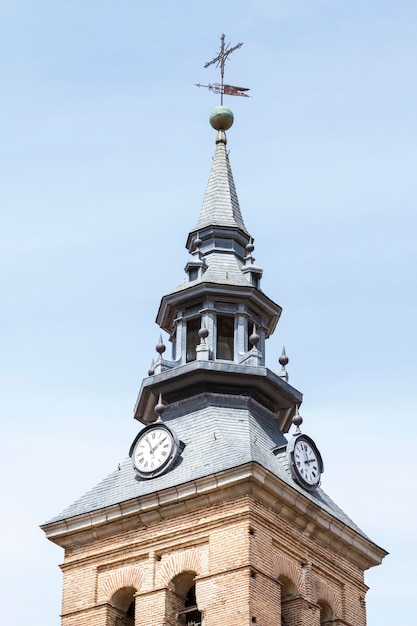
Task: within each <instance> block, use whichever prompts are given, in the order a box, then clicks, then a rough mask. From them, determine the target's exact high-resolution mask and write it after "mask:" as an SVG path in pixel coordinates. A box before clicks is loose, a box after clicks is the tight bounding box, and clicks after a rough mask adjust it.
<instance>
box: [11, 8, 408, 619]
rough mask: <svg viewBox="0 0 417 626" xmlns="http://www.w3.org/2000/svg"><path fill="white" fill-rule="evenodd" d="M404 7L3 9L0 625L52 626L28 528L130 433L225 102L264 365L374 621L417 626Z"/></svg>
mask: <svg viewBox="0 0 417 626" xmlns="http://www.w3.org/2000/svg"><path fill="white" fill-rule="evenodd" d="M416 29H417V5H416V3H415V2H412V1H404V0H403V1H401V0H399V1H398V2H388V1H384V0H378V1H377V0H375V1H371V0H362V1H359V0H350V1H349V2H346V1H338V0H327V1H325V0H305V1H297V0H292V1H290V0H285V1H279V0H274V1H269V2H268V1H263V0H257V1H256V2H255V1H254V2H251V1H248V0H240V1H239V2H237V1H230V2H227V1H224V2H218V1H217V0H215V1H212V2H210V3H206V4H203V3H199V2H196V1H194V2H181V1H180V0H179V1H177V2H175V3H174V2H172V3H171V2H162V1H161V0H156V1H154V2H151V3H149V2H146V3H145V2H142V1H140V0H135V1H133V0H132V1H127V0H120V1H119V2H109V1H103V0H102V1H101V2H97V1H95V0H91V1H88V0H84V1H83V2H81V1H78V0H73V1H71V2H70V1H69V0H67V1H64V0H62V1H59V2H56V1H52V0H51V1H49V2H47V1H44V0H36V2H35V1H34V0H32V1H30V0H27V1H20V0H13V1H12V0H3V1H2V2H1V3H0V81H1V91H2V96H1V99H0V120H1V122H0V124H1V136H0V208H1V211H0V219H1V227H0V254H1V261H0V294H1V301H2V306H1V308H0V319H1V325H0V332H1V337H0V341H1V344H0V345H1V353H2V357H3V358H2V359H1V361H0V369H1V372H0V373H1V377H0V381H1V382H0V384H1V391H0V402H1V415H2V423H3V424H4V428H5V431H6V432H5V435H6V436H5V437H4V438H3V453H2V455H1V472H2V476H3V490H2V492H3V498H2V502H3V511H2V516H1V529H0V530H1V536H2V537H3V538H4V541H3V546H2V558H1V562H2V568H1V570H2V574H1V576H2V578H1V580H0V590H1V591H0V596H4V597H3V598H2V606H3V611H5V613H3V620H4V621H5V622H7V623H11V624H13V625H14V626H23V625H25V626H26V624H28V623H30V624H31V626H58V624H59V612H60V596H61V575H60V571H59V568H58V566H57V565H58V563H60V562H61V561H62V558H63V553H62V550H61V549H60V548H57V547H55V546H53V545H52V544H50V543H49V542H48V541H47V540H46V539H45V538H44V536H43V533H42V532H41V531H40V530H39V529H38V525H39V524H40V523H42V522H44V521H46V520H47V519H48V518H50V517H51V516H52V515H55V514H56V513H58V512H59V511H60V510H62V509H63V508H64V507H65V506H66V505H68V504H70V503H71V502H72V501H73V500H75V499H76V498H77V497H78V496H80V495H82V494H83V493H84V492H85V491H87V490H88V489H89V488H90V487H91V486H92V485H94V484H95V483H96V482H98V481H99V480H100V479H101V478H102V477H104V476H105V475H107V474H108V473H110V472H111V471H112V470H113V469H114V468H115V467H116V466H117V463H118V462H119V461H120V460H122V459H123V458H124V457H125V456H126V455H127V452H128V449H129V446H130V444H131V441H132V440H133V438H134V436H135V435H136V433H137V430H138V428H137V425H136V423H135V422H134V420H133V419H132V409H133V405H134V403H135V399H136V394H137V392H138V389H139V386H140V381H141V379H142V378H143V377H144V376H145V375H146V373H147V370H148V367H149V365H150V362H151V360H152V358H153V356H154V355H155V351H154V346H155V344H156V342H157V340H158V335H159V332H158V328H157V326H156V325H155V324H154V319H155V316H156V313H157V309H158V305H159V300H160V298H161V296H162V295H163V294H164V293H167V292H168V291H170V290H171V289H173V288H174V287H175V286H176V285H177V284H178V283H179V282H180V281H181V280H182V277H183V268H184V265H185V263H186V261H187V258H188V257H187V252H186V250H185V248H184V244H185V241H186V237H187V234H188V232H189V230H191V228H192V227H193V226H194V225H195V223H196V220H197V217H198V214H199V210H200V207H201V201H202V198H203V194H204V189H205V185H206V182H207V179H208V175H209V170H210V165H211V158H212V155H213V152H214V132H213V130H212V129H211V128H210V126H209V124H208V121H207V120H208V115H209V113H210V110H211V109H212V108H213V107H214V106H215V105H216V104H217V98H216V96H214V95H213V94H211V93H209V92H207V91H205V90H203V89H200V90H199V89H197V88H196V87H194V83H198V82H201V83H206V82H215V81H216V80H218V74H217V73H216V71H215V70H214V69H209V70H205V69H203V65H204V63H205V62H206V61H208V60H210V59H211V58H212V57H213V56H214V55H215V54H216V52H217V51H218V48H219V42H220V39H219V38H220V35H221V33H222V32H225V33H226V41H227V42H231V43H232V44H235V43H237V42H238V41H243V42H244V46H243V47H242V48H241V50H239V51H237V52H236V53H235V54H234V55H233V56H232V58H231V60H230V63H229V64H228V66H227V68H226V82H230V83H232V84H236V85H239V86H245V87H250V88H251V92H250V93H251V95H252V96H253V97H252V98H251V99H246V98H229V99H228V100H227V102H226V104H228V105H229V106H230V107H231V108H232V109H233V111H234V113H235V125H234V126H233V128H232V129H231V130H230V132H229V133H228V139H229V143H228V147H229V148H230V158H231V163H232V168H233V173H234V176H235V182H236V186H237V191H238V195H239V199H240V205H241V209H242V213H243V216H244V219H245V223H246V226H247V227H248V229H249V231H250V232H251V234H252V235H253V236H254V238H255V246H256V248H255V257H256V261H257V263H258V264H259V265H260V266H261V267H263V269H264V279H263V283H262V287H263V289H264V291H265V292H266V293H267V294H268V295H269V296H270V297H271V298H272V299H274V300H275V301H276V302H278V303H279V304H281V305H282V306H283V309H284V312H283V315H282V319H281V321H280V323H279V325H278V328H277V330H276V332H275V335H274V336H273V337H272V338H271V339H270V340H269V342H268V343H267V364H268V365H269V367H271V368H272V369H274V368H276V367H277V359H278V357H279V354H280V352H281V347H282V344H285V346H286V349H287V353H288V356H289V358H290V363H289V366H288V370H289V373H290V382H291V383H292V384H293V385H294V386H295V387H296V388H298V389H299V390H300V391H302V392H303V393H304V403H303V406H302V409H301V414H302V415H303V417H304V425H303V428H304V431H305V432H307V433H309V434H310V435H312V436H313V437H314V439H315V440H316V443H317V445H318V446H319V448H320V450H321V452H322V455H323V459H324V463H325V470H326V471H325V474H324V477H323V487H324V489H325V490H326V491H327V492H328V493H329V495H330V496H331V497H332V498H333V499H334V500H335V501H336V502H337V503H338V504H339V505H340V506H341V507H342V508H344V510H345V511H346V513H348V514H349V515H350V516H351V517H352V519H353V520H354V521H355V522H356V523H357V524H358V525H359V526H360V527H361V528H362V529H363V530H364V531H365V532H366V533H367V534H368V535H369V536H370V537H371V538H372V539H373V540H374V541H375V542H376V543H378V544H380V545H382V546H383V547H384V548H385V549H387V550H388V551H389V552H390V556H388V557H387V558H386V559H385V561H384V563H383V564H382V566H380V567H379V568H377V569H374V570H371V571H369V572H368V573H367V575H366V582H367V584H369V585H370V587H371V590H370V592H369V593H368V598H367V603H368V624H369V625H370V626H374V625H375V626H376V625H378V626H388V625H389V626H391V624H392V623H393V622H394V621H395V623H410V615H412V614H414V612H415V585H414V580H415V561H416V558H417V545H416V543H417V542H416V531H415V519H416V513H417V502H416V496H415V491H416V490H415V484H414V480H413V479H414V476H415V472H416V460H415V449H416V447H417V427H416V419H415V403H416V396H417V394H416V374H417V371H416V370H417V367H416V360H417V359H416V347H417V346H416V343H417V342H416V332H415V326H416V323H415V320H416V314H417V291H416V265H417V253H416V227H417V218H416V195H417V194H416V187H417V185H416V162H417V158H416V157H417V148H416V145H417V124H416V95H417V87H416V69H417V68H416V65H417V43H416Z"/></svg>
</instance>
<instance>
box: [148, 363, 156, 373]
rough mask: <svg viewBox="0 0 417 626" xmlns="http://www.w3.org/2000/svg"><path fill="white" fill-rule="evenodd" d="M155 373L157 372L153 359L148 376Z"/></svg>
mask: <svg viewBox="0 0 417 626" xmlns="http://www.w3.org/2000/svg"><path fill="white" fill-rule="evenodd" d="M154 374H155V361H154V360H153V359H152V363H151V366H150V368H149V369H148V376H153V375H154Z"/></svg>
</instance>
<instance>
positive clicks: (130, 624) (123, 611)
mask: <svg viewBox="0 0 417 626" xmlns="http://www.w3.org/2000/svg"><path fill="white" fill-rule="evenodd" d="M135 593H136V589H135V588H134V587H122V589H119V590H118V591H116V592H115V593H114V594H113V595H112V597H111V600H110V605H111V608H110V622H109V623H111V624H112V626H113V625H114V626H135Z"/></svg>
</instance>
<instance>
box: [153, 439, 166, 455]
mask: <svg viewBox="0 0 417 626" xmlns="http://www.w3.org/2000/svg"><path fill="white" fill-rule="evenodd" d="M164 441H165V438H164V439H161V441H158V443H157V444H156V446H154V447H153V448H152V453H153V452H155V450H156V449H157V448H159V446H160V445H162V444H163V443H164Z"/></svg>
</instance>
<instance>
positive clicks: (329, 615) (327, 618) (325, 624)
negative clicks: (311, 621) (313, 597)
mask: <svg viewBox="0 0 417 626" xmlns="http://www.w3.org/2000/svg"><path fill="white" fill-rule="evenodd" d="M318 605H319V607H320V626H330V625H331V624H333V623H334V614H333V610H332V609H331V607H330V606H329V605H328V604H327V603H326V602H323V601H322V600H319V602H318Z"/></svg>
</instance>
